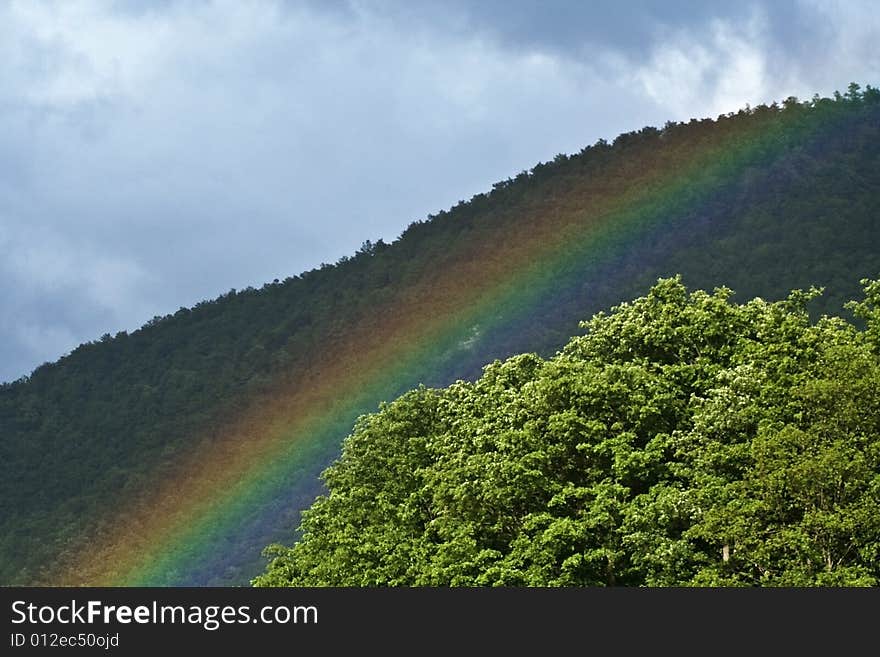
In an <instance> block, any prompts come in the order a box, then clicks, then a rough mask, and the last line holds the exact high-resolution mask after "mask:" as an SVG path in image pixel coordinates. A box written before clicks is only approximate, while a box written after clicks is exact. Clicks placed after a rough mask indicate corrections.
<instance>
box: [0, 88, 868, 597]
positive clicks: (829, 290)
mask: <svg viewBox="0 0 880 657" xmlns="http://www.w3.org/2000/svg"><path fill="white" fill-rule="evenodd" d="M772 126H776V127H778V126H782V127H783V128H784V129H782V130H776V131H772V134H773V137H772V139H767V143H763V142H761V135H762V134H764V133H765V131H766V132H767V133H768V134H770V133H771V131H770V130H769V128H770V127H772ZM765 129H766V130H765ZM740 134H742V135H743V138H746V136H747V137H748V138H749V139H752V140H755V141H756V142H757V147H756V148H755V149H754V154H753V155H752V156H750V157H751V159H750V160H749V162H748V163H747V165H746V166H745V167H741V168H740V169H738V170H737V171H736V172H735V174H733V175H731V176H730V178H729V179H725V180H724V181H722V183H721V184H719V185H717V186H716V187H715V188H714V189H715V191H714V192H713V194H712V195H711V197H709V198H707V199H704V200H701V202H700V203H699V204H696V205H694V206H693V207H691V208H690V209H688V208H686V207H685V206H681V212H682V213H684V214H685V215H686V214H687V213H692V214H693V216H682V217H681V221H682V222H683V224H686V225H687V227H688V228H687V230H684V231H682V230H677V231H668V232H664V230H663V228H662V226H661V228H659V229H658V230H657V231H655V232H652V233H648V234H646V236H645V238H644V239H643V240H642V241H640V242H639V243H638V244H634V245H633V248H631V249H627V250H623V251H621V252H620V253H618V254H616V255H615V256H614V257H613V259H612V260H609V261H608V262H606V263H604V264H603V265H601V266H599V267H598V268H597V267H595V266H593V265H591V266H590V267H591V268H586V269H585V272H586V273H585V274H584V277H583V279H582V282H581V283H580V284H579V285H576V286H573V287H567V288H564V289H559V290H558V291H557V292H556V293H554V294H553V295H549V296H548V297H547V298H545V299H543V301H542V303H541V304H539V305H538V306H536V307H530V308H528V309H526V311H522V310H518V311H516V312H514V311H512V310H510V309H499V310H498V312H499V313H509V314H510V318H508V319H509V321H499V322H497V326H496V328H493V329H492V330H489V331H487V332H485V333H484V334H482V335H481V336H480V339H479V340H478V341H476V342H475V343H474V345H473V346H472V348H471V349H470V350H469V352H468V354H467V355H466V357H463V356H461V354H459V355H458V357H454V358H452V357H451V358H450V359H449V360H448V361H447V362H444V363H443V364H442V366H439V367H437V368H436V369H433V370H432V371H429V372H422V373H413V376H414V377H418V380H420V381H421V382H423V383H424V384H426V385H428V386H442V385H448V384H450V383H452V382H453V381H455V380H456V379H465V380H474V379H475V378H476V377H478V376H479V375H480V373H481V371H482V366H483V365H484V364H485V363H487V362H490V361H492V360H493V359H495V358H506V357H509V356H511V355H512V354H516V353H520V352H534V353H536V354H538V355H539V356H541V357H548V356H551V355H552V354H553V353H554V352H555V351H556V350H557V349H560V348H562V347H563V345H564V344H565V343H566V342H567V341H568V339H569V337H570V336H571V335H573V334H575V333H577V331H578V322H579V321H580V320H583V319H584V318H585V317H589V316H591V315H592V314H593V313H595V312H597V311H599V310H601V309H603V308H609V307H610V306H612V305H614V304H617V303H619V302H620V301H621V300H622V299H627V298H632V297H635V296H637V295H638V294H642V293H643V292H644V290H645V289H648V287H650V285H651V284H652V282H653V281H656V279H657V278H658V277H661V276H667V275H670V274H673V273H676V272H680V273H681V274H682V276H683V280H684V281H685V283H686V284H688V285H689V286H692V287H701V288H707V289H711V288H713V287H714V286H716V285H718V284H719V283H721V282H724V283H726V284H728V285H730V286H731V287H732V288H734V289H736V290H737V292H738V293H739V294H740V295H742V296H743V297H744V298H751V297H753V296H762V297H764V298H767V299H782V298H785V297H786V296H787V294H788V291H789V290H791V289H795V288H807V287H809V286H811V285H820V286H824V287H825V288H826V293H825V294H824V295H823V296H821V297H818V298H815V299H813V300H811V301H810V305H809V311H810V312H811V313H812V314H813V316H814V317H818V316H819V315H820V314H822V313H824V312H828V313H838V312H841V309H842V305H843V302H844V301H845V300H847V299H851V298H858V297H859V294H860V290H859V286H858V281H859V279H861V278H864V277H871V276H876V274H877V272H880V92H878V91H877V90H876V89H874V88H872V87H868V88H867V89H866V90H865V91H862V90H861V89H860V88H859V87H858V86H857V85H852V86H851V87H850V89H849V90H848V92H847V93H845V94H836V95H835V97H833V98H818V97H816V98H814V99H812V100H810V101H803V102H802V101H798V100H797V99H787V100H786V101H785V102H784V103H782V104H779V105H777V104H773V105H769V106H759V107H755V108H745V109H743V110H741V111H739V112H735V113H731V114H728V115H723V116H721V117H718V118H717V119H703V120H692V121H690V122H687V123H669V124H667V125H666V126H664V127H663V128H645V129H643V130H640V131H637V132H632V133H628V134H624V135H620V136H619V137H617V138H616V139H615V140H614V141H613V142H606V141H604V140H600V141H599V142H597V143H596V144H594V145H592V146H589V147H586V148H584V149H583V150H581V151H580V152H578V153H577V154H574V155H559V156H557V157H556V158H555V159H554V160H553V161H551V162H546V163H542V164H538V165H536V166H535V167H533V168H532V169H531V170H529V171H524V172H522V173H520V174H519V175H517V176H515V177H514V178H511V179H509V180H506V181H501V182H499V183H497V184H496V185H495V186H494V187H493V189H492V190H491V191H488V192H486V193H484V194H478V195H477V196H475V197H473V198H472V199H470V200H469V201H467V202H461V203H459V204H458V205H456V206H455V207H453V208H451V209H450V210H447V211H443V212H440V213H438V214H437V215H435V216H430V217H428V218H427V219H426V220H424V221H418V222H415V223H413V224H412V225H410V226H409V228H407V230H405V231H404V232H403V233H402V234H401V236H400V237H399V238H398V239H397V240H395V241H394V242H393V243H391V244H386V243H384V242H382V241H381V240H379V241H376V242H369V241H368V242H365V243H364V245H363V247H362V248H361V249H360V250H359V251H358V252H357V253H356V254H354V255H353V256H352V257H349V258H343V259H341V260H340V261H339V262H337V263H335V264H324V265H322V266H321V267H319V268H316V269H313V270H311V271H308V272H305V273H302V274H300V275H296V276H291V277H290V278H287V279H285V280H283V281H273V282H271V283H267V284H266V285H264V286H263V287H262V288H260V289H253V288H248V289H245V290H231V291H229V292H228V293H226V294H223V295H221V296H219V297H218V298H216V299H214V300H211V301H205V302H202V303H199V304H196V305H195V306H194V307H193V308H181V309H180V310H179V311H177V312H176V313H174V314H172V315H168V316H165V317H156V318H155V319H154V320H152V321H151V322H149V323H147V324H146V325H145V326H144V327H142V328H141V329H139V330H137V331H133V332H131V333H119V334H117V335H115V336H111V335H104V336H102V337H101V338H100V339H98V340H96V341H93V342H90V343H86V344H83V345H81V346H80V347H78V348H77V349H75V350H74V351H73V352H72V353H70V354H68V355H66V356H64V357H63V358H61V359H59V360H58V361H57V362H55V363H47V364H44V365H42V366H41V367H39V368H37V369H36V370H35V371H34V372H33V373H32V374H31V375H30V376H27V377H23V378H22V379H20V380H19V381H16V382H13V383H9V384H3V385H2V387H0V582H2V583H4V584H20V583H38V582H41V583H51V582H52V574H53V568H54V565H55V564H56V563H57V562H59V561H63V560H64V559H65V558H67V557H69V555H70V554H71V553H73V552H76V551H79V550H82V549H84V547H86V546H88V545H89V542H90V541H91V540H92V538H93V537H94V536H98V535H101V534H102V532H104V531H106V523H108V522H109V518H110V517H111V516H112V512H113V511H116V510H118V509H120V508H124V507H125V505H126V503H127V501H129V500H135V499H138V498H140V497H141V496H143V495H144V494H145V491H148V490H149V489H150V487H151V484H152V482H154V481H156V480H160V479H163V478H165V477H167V476H168V475H169V473H172V472H174V469H175V466H176V464H177V463H178V462H179V460H180V459H181V458H182V457H183V456H184V455H187V454H189V453H191V452H192V451H193V450H196V449H202V448H204V447H205V445H209V444H210V440H211V437H212V436H213V435H214V434H216V433H218V432H219V431H221V429H222V428H223V427H224V426H226V425H227V424H228V423H229V422H230V421H231V420H232V419H233V418H236V417H238V416H240V415H241V414H242V413H243V412H244V411H245V410H246V409H248V408H251V407H253V405H255V404H259V403H260V400H261V399H262V398H263V397H265V396H268V395H270V394H271V393H272V391H273V390H275V389H276V388H277V386H279V385H282V384H283V383H285V382H290V381H295V380H296V379H297V377H298V376H299V374H300V373H302V372H304V371H307V370H308V369H309V368H311V367H314V366H315V363H316V361H317V362H320V360H321V359H322V358H324V357H327V349H328V345H334V346H335V345H339V344H344V343H345V341H346V339H347V336H348V335H349V334H350V332H351V331H352V327H359V330H368V329H369V327H371V326H377V325H381V322H383V321H388V320H387V317H388V313H389V310H388V309H393V308H395V307H399V306H401V307H402V306H403V305H404V304H405V303H409V300H410V299H411V298H412V296H413V295H414V290H415V291H419V293H423V298H422V299H420V301H419V304H421V305H420V306H418V307H419V308H421V310H420V312H425V308H428V309H430V307H431V306H432V303H434V300H435V299H442V298H443V297H442V295H443V289H444V288H443V286H444V280H445V279H446V278H449V277H451V272H455V271H458V270H461V268H462V264H463V263H466V264H467V266H469V267H470V268H471V269H472V270H473V271H478V270H479V267H480V266H481V262H483V260H481V259H482V258H487V259H490V258H491V256H492V252H493V251H492V250H493V248H494V245H499V246H498V253H499V254H500V255H501V256H503V254H504V253H505V251H504V250H503V248H502V247H504V246H505V243H506V242H509V241H510V240H511V239H512V236H518V235H522V234H526V233H528V231H529V230H531V229H532V227H534V226H540V225H542V224H543V223H546V222H551V221H555V220H557V219H558V218H559V217H561V216H562V217H568V218H569V219H570V221H572V222H577V221H579V217H580V214H579V213H582V212H583V210H582V208H583V207H585V205H588V204H589V202H590V199H591V198H594V197H600V196H601V197H603V198H606V197H607V198H613V197H615V196H618V195H625V194H628V193H630V192H631V190H632V189H637V188H639V186H640V185H641V184H643V181H644V180H645V177H644V174H643V170H644V169H645V168H646V163H648V162H650V163H652V167H653V168H654V169H663V168H665V169H668V170H674V169H675V168H676V167H677V166H678V165H679V164H680V163H681V162H684V161H685V160H686V159H687V156H688V153H690V152H691V151H693V150H694V149H695V148H709V147H711V146H712V145H713V144H715V143H716V142H717V143H722V142H723V141H724V140H734V141H735V140H736V139H737V136H738V135H740ZM670 208H672V209H670V210H669V211H673V209H675V208H673V206H670ZM661 211H665V210H663V209H661ZM676 211H677V209H676ZM603 267H605V269H603ZM611 271H613V272H614V275H613V276H612V275H610V273H609V272H611ZM431 295H436V297H432V296H431ZM377 309H378V310H377ZM379 313H381V314H382V316H381V317H378V316H377V315H378V314H379ZM407 387H409V386H408V385H407ZM401 392H402V390H401ZM380 401H383V400H380V399H377V400H375V404H378V403H379V402H380ZM343 437H344V436H343V435H340V437H339V438H340V444H341V441H342V439H343ZM337 454H338V452H337ZM335 455H336V454H328V455H327V460H326V462H325V463H324V465H327V464H329V462H330V460H331V459H332V458H333V457H334V456H335ZM314 474H315V475H317V472H316V473H314ZM319 491H320V484H319V482H318V480H317V478H314V480H313V482H312V483H311V484H310V485H308V486H305V487H304V489H303V491H302V493H301V498H300V499H298V500H287V501H285V504H286V505H287V507H289V511H288V515H287V516H285V517H283V518H281V520H280V521H279V526H278V527H277V528H276V535H274V536H265V535H261V536H254V537H253V539H252V544H251V545H250V546H248V548H247V549H248V550H249V551H250V552H252V553H253V558H252V560H251V561H249V562H248V563H247V564H246V565H242V564H240V563H231V564H230V566H229V568H228V569H226V570H224V571H223V572H222V573H219V574H213V575H211V577H212V578H211V579H203V580H201V581H200V583H211V584H226V583H239V584H240V583H243V582H245V581H247V580H248V579H249V578H250V577H252V576H253V575H254V574H256V572H258V571H259V569H260V568H261V567H262V563H264V562H262V561H261V558H260V556H259V551H260V549H261V548H262V547H263V546H264V545H265V544H266V543H268V542H270V540H281V538H282V537H286V536H289V532H290V529H291V527H292V526H295V525H296V524H297V522H298V513H299V509H303V508H306V507H307V506H308V505H309V504H310V503H311V501H312V499H313V498H314V495H315V494H316V493H318V492H319Z"/></svg>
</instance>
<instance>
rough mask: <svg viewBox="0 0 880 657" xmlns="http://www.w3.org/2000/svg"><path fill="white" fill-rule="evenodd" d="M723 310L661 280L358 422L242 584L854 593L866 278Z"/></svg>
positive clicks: (875, 300) (860, 513)
mask: <svg viewBox="0 0 880 657" xmlns="http://www.w3.org/2000/svg"><path fill="white" fill-rule="evenodd" d="M863 284H864V287H865V291H866V296H865V299H864V300H863V301H861V302H859V303H854V304H851V309H852V310H853V311H854V312H855V313H856V315H857V316H858V317H859V318H860V321H861V323H860V324H859V325H857V324H856V323H854V322H850V321H847V320H845V319H842V318H840V317H833V316H823V317H822V318H820V319H819V320H818V321H811V319H810V314H809V312H808V306H809V305H810V302H811V301H812V300H813V299H815V298H816V297H817V296H818V295H819V294H820V291H819V290H816V289H811V290H809V291H795V292H792V293H791V294H790V295H789V296H788V298H787V299H784V300H782V301H776V302H768V301H765V300H762V299H760V298H756V299H754V300H752V301H749V302H748V303H743V304H738V303H735V302H734V301H733V300H732V298H731V297H732V292H731V290H729V289H727V288H718V289H715V290H714V291H713V292H712V293H708V292H705V291H694V292H688V290H687V289H686V288H685V286H684V285H683V283H682V282H681V279H680V278H668V279H661V280H660V281H659V282H658V283H657V284H656V285H655V286H654V287H653V288H652V289H651V290H650V292H649V293H648V294H647V295H646V296H644V297H641V298H638V299H635V300H634V301H631V302H627V303H622V304H620V305H618V306H616V307H615V308H614V309H613V310H612V311H611V312H609V313H607V314H605V313H599V314H597V315H595V316H594V317H593V318H592V319H591V320H589V321H588V322H585V323H583V324H582V326H583V328H584V329H585V333H584V334H583V335H579V336H576V337H574V338H572V339H571V340H570V341H569V342H568V343H567V344H566V345H565V346H564V348H562V349H561V350H560V351H559V352H558V353H557V354H556V355H555V356H553V357H551V358H549V359H543V358H541V357H539V356H537V355H535V354H523V355H518V356H515V357H512V358H509V359H507V360H504V361H500V360H499V361H495V362H494V363H492V364H491V365H489V366H487V367H486V368H485V370H484V372H483V375H482V376H481V377H480V378H479V379H478V380H476V381H474V382H468V381H458V382H456V383H454V384H453V385H451V386H449V387H447V388H441V389H433V388H427V387H420V388H418V389H415V390H412V391H411V392H409V393H407V394H404V395H403V396H401V397H400V398H399V399H397V400H395V401H393V402H391V403H388V404H385V405H383V406H382V407H381V409H380V410H379V411H378V412H377V413H374V414H370V415H365V416H362V417H361V418H360V419H359V421H358V423H357V425H356V427H355V428H354V431H353V433H352V434H351V435H350V436H349V437H348V439H347V440H346V441H345V443H344V447H343V451H342V455H341V457H340V458H339V459H338V460H337V461H336V462H335V463H334V464H333V465H332V466H331V467H329V468H328V469H327V470H326V472H325V473H324V479H325V482H326V485H327V491H328V492H327V494H325V495H323V496H321V497H319V498H318V499H317V500H316V501H315V503H314V504H313V506H312V507H311V509H309V510H308V511H306V512H305V513H304V516H303V521H302V526H301V532H302V533H301V537H300V540H298V541H297V542H296V543H294V545H293V546H292V547H289V548H288V547H283V546H280V545H274V546H271V547H270V548H269V549H268V553H269V554H270V555H271V556H273V557H274V558H273V560H272V561H271V563H270V564H269V566H268V568H267V570H266V572H265V573H264V574H263V575H261V576H259V577H257V578H256V579H255V580H254V584H256V585H258V586H279V585H297V586H324V585H334V586H374V585H392V586H395V585H416V586H422V585H452V586H473V585H487V586H489V585H491V586H497V585H529V586H531V585H540V586H602V585H649V586H666V585H730V586H754V585H787V586H819V585H876V584H877V583H878V578H880V357H878V356H880V339H878V338H880V282H876V281H867V280H866V281H863Z"/></svg>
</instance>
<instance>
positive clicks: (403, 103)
mask: <svg viewBox="0 0 880 657" xmlns="http://www.w3.org/2000/svg"><path fill="white" fill-rule="evenodd" d="M734 4H735V3H719V4H717V5H709V4H706V3H684V2H663V3H660V2H648V1H647V0H643V1H642V2H636V3H633V4H628V5H627V4H624V3H580V2H572V3H525V2H522V3H508V2H503V3H502V2H494V1H490V2H476V1H473V2H468V1H466V0H454V2H451V3H444V4H442V5H438V4H433V3H427V2H408V3H404V2H379V3H376V2H369V3H368V2H347V3H323V2H303V3H292V2H285V3H281V2H276V3H259V4H258V3H241V2H233V1H231V0H229V1H218V2H191V1H180V2H173V1H165V2H147V1H146V0H137V1H134V0H129V1H126V2H99V1H97V0H95V1H83V2H47V3H34V2H13V3H10V4H7V5H4V6H3V7H2V8H0V152H2V153H3V154H4V157H3V159H2V161H0V254H2V260H0V380H4V379H5V380H8V379H13V378H16V377H18V376H20V375H22V374H24V373H26V372H28V371H30V370H31V369H32V368H33V367H34V366H36V365H37V364H39V363H40V362H43V361H45V360H54V359H55V358H57V357H58V356H60V355H61V354H63V353H65V352H66V351H69V350H70V349H71V348H73V347H74V346H76V344H78V343H80V342H82V341H84V340H88V339H94V338H96V337H97V336H99V335H101V334H102V333H104V332H111V333H112V332H115V331H117V330H122V329H133V328H135V327H137V326H138V325H140V324H142V323H143V322H144V321H146V320H147V319H149V318H150V317H152V316H153V315H156V314H164V313H166V312H172V311H174V310H175V309H176V308H177V307H179V306H181V305H191V304H193V303H195V302H197V301H198V300H200V299H203V298H209V297H213V296H216V295H217V294H218V293H221V292H224V291H225V290H228V289H229V288H230V287H236V288H240V287H244V286H246V285H249V284H250V285H259V284H261V283H262V282H265V281H267V280H272V279H273V278H276V277H284V276H286V275H290V274H294V273H298V272H300V271H302V270H304V269H308V268H311V267H313V266H316V265H318V264H320V262H322V261H327V262H332V261H335V260H336V259H338V258H339V257H340V256H342V255H344V254H348V253H351V252H352V251H354V250H355V249H356V248H357V247H358V246H359V244H360V243H361V242H362V241H363V240H365V239H376V238H377V237H383V238H385V239H386V240H391V239H394V238H395V237H396V236H397V235H398V234H399V233H400V232H401V230H402V229H403V228H405V227H406V225H407V224H409V223H410V222H411V221H413V220H416V219H421V218H424V216H425V215H426V214H428V213H430V212H435V211H437V210H439V209H442V208H446V207H448V206H450V205H452V204H454V203H455V202H457V201H458V200H459V199H462V198H468V197H470V196H471V195H472V194H474V193H477V192H479V191H483V190H485V189H486V188H488V187H489V185H491V183H493V182H495V181H497V180H500V179H503V178H506V177H508V176H510V175H515V174H516V173H517V172H518V171H520V170H522V169H525V168H529V167H530V166H532V165H533V164H535V163H536V162H538V161H540V160H546V159H550V158H552V157H553V156H554V155H555V154H556V153H559V152H572V151H576V150H578V149H580V148H581V147H582V146H584V145H586V144H588V143H592V142H594V141H595V140H596V139H597V138H599V137H606V138H613V137H614V136H615V135H616V134H617V133H619V132H622V131H627V130H633V129H638V128H640V127H642V126H644V125H647V124H654V125H658V124H660V125H662V123H664V122H665V121H666V120H668V119H686V118H688V117H690V116H703V115H709V116H715V115H717V114H719V113H721V112H724V111H729V110H735V109H737V108H738V107H740V106H742V105H744V104H745V103H751V104H753V105H754V104H757V103H760V102H764V101H771V100H774V99H779V98H783V97H785V96H786V95H789V94H792V93H794V94H797V95H801V96H808V95H811V94H812V93H813V92H817V91H818V92H820V93H824V94H827V93H830V92H831V91H833V90H834V89H835V88H842V87H845V85H846V84H847V83H848V82H849V81H850V80H859V81H862V82H871V81H872V80H874V81H876V79H877V77H878V72H880V64H878V55H877V53H876V52H875V51H876V48H875V47H874V45H875V44H876V39H877V36H878V33H880V26H878V20H877V18H876V16H875V14H876V12H875V11H873V8H872V7H871V5H870V3H862V4H859V3H847V4H846V5H839V6H828V5H822V4H812V3H795V2H780V3H776V2H773V3H770V2H768V3H766V4H760V3H744V4H741V5H740V4H736V8H735V9H729V8H728V7H730V6H733V5H734ZM441 7H442V8H441Z"/></svg>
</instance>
